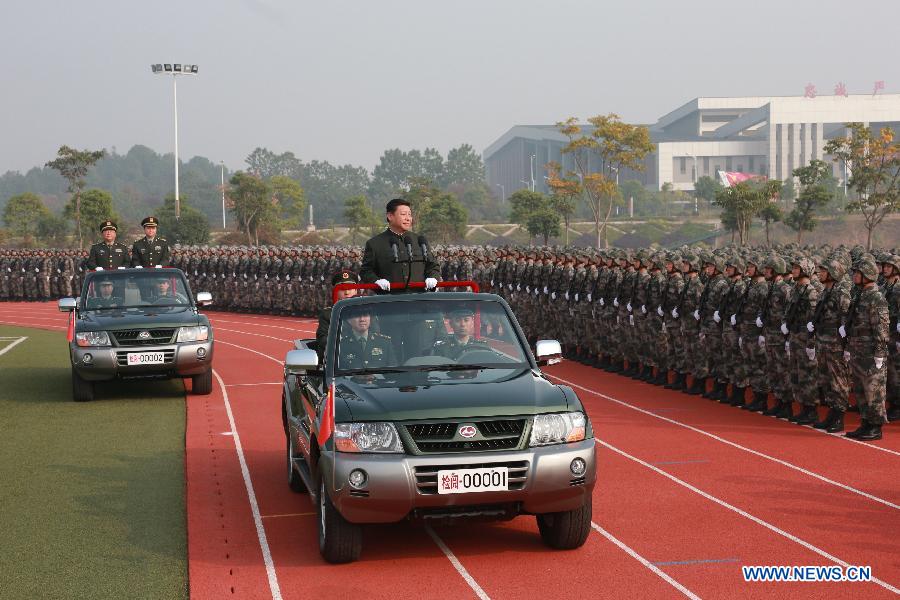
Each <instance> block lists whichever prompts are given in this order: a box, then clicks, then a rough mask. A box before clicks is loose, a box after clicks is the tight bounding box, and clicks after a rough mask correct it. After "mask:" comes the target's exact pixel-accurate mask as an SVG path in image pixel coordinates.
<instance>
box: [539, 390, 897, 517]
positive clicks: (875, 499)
mask: <svg viewBox="0 0 900 600" xmlns="http://www.w3.org/2000/svg"><path fill="white" fill-rule="evenodd" d="M548 377H552V378H554V379H556V380H558V381H560V382H562V383H565V384H566V385H570V386H572V387H574V388H578V389H580V390H584V391H586V392H589V393H592V394H595V395H597V396H600V397H601V398H603V399H605V400H609V401H610V402H615V403H616V404H620V405H622V406H625V407H628V408H630V409H632V410H635V411H637V412H639V413H643V414H645V415H649V416H651V417H653V418H655V419H659V420H661V421H665V422H666V423H671V424H672V425H677V426H679V427H684V428H685V429H689V430H691V431H693V432H695V433H699V434H700V435H704V436H706V437H708V438H710V439H713V440H716V441H717V442H720V443H722V444H725V445H727V446H731V447H732V448H737V449H738V450H743V451H744V452H747V453H749V454H752V455H754V456H758V457H760V458H764V459H766V460H770V461H772V462H774V463H777V464H779V465H781V466H783V467H787V468H789V469H792V470H794V471H797V472H798V473H803V474H804V475H807V476H809V477H812V478H814V479H818V480H819V481H822V482H824V483H827V484H829V485H833V486H835V487H839V488H841V489H842V490H846V491H848V492H851V493H853V494H857V495H859V496H862V497H863V498H867V499H869V500H872V501H873V502H878V503H879V504H883V505H884V506H887V507H889V508H893V509H894V510H900V505H898V504H895V503H893V502H891V501H890V500H885V499H884V498H879V497H878V496H874V495H872V494H869V493H868V492H864V491H862V490H859V489H856V488H855V487H852V486H849V485H847V484H844V483H841V482H839V481H835V480H834V479H829V478H828V477H825V476H824V475H819V474H818V473H814V472H813V471H810V470H808V469H804V468H803V467H800V466H797V465H795V464H793V463H789V462H788V461H786V460H782V459H780V458H775V457H774V456H769V455H768V454H764V453H762V452H759V451H757V450H753V449H752V448H748V447H747V446H742V445H741V444H738V443H737V442H732V441H731V440H726V439H725V438H722V437H719V436H717V435H716V434H714V433H710V432H708V431H704V430H702V429H699V428H697V427H694V426H693V425H688V424H687V423H682V422H681V421H676V420H675V419H670V418H669V417H664V416H662V415H658V414H656V413H653V412H651V411H649V410H644V409H643V408H640V407H637V406H635V405H633V404H629V403H628V402H625V401H623V400H619V399H618V398H613V397H612V396H607V395H606V394H602V393H600V392H598V391H596V390H592V389H589V388H586V387H584V386H581V385H578V384H577V383H573V382H571V381H568V380H565V379H563V378H561V377H556V376H555V375H548Z"/></svg>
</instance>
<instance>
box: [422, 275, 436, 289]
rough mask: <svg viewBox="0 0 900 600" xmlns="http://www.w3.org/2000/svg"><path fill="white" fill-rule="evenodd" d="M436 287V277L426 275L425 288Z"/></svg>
mask: <svg viewBox="0 0 900 600" xmlns="http://www.w3.org/2000/svg"><path fill="white" fill-rule="evenodd" d="M436 287H437V279H435V278H434V277H428V278H426V279H425V289H426V290H433V289H434V288H436Z"/></svg>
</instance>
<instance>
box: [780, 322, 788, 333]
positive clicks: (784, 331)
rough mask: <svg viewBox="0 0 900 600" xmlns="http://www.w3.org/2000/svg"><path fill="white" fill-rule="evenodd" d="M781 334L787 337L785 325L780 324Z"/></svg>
mask: <svg viewBox="0 0 900 600" xmlns="http://www.w3.org/2000/svg"><path fill="white" fill-rule="evenodd" d="M781 333H783V334H784V335H787V334H788V328H787V323H782V324H781Z"/></svg>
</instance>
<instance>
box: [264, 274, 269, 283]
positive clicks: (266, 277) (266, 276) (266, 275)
mask: <svg viewBox="0 0 900 600" xmlns="http://www.w3.org/2000/svg"><path fill="white" fill-rule="evenodd" d="M263 279H265V280H266V281H268V280H269V274H268V273H266V274H265V275H263Z"/></svg>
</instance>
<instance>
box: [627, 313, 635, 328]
mask: <svg viewBox="0 0 900 600" xmlns="http://www.w3.org/2000/svg"><path fill="white" fill-rule="evenodd" d="M628 324H629V325H631V326H632V327H634V315H628Z"/></svg>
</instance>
